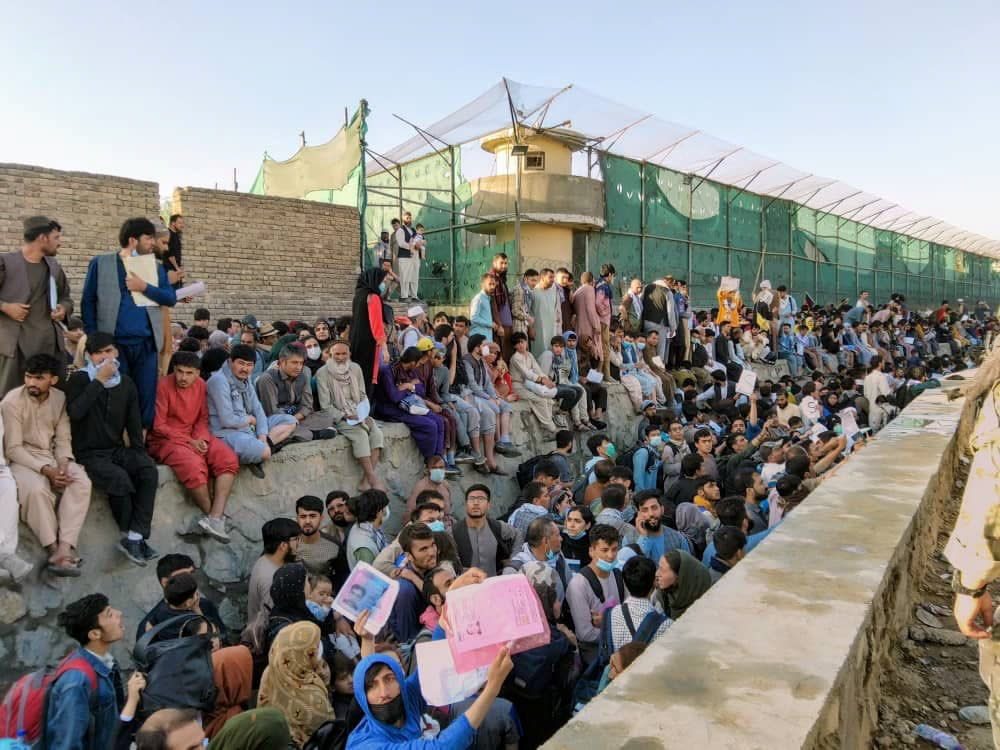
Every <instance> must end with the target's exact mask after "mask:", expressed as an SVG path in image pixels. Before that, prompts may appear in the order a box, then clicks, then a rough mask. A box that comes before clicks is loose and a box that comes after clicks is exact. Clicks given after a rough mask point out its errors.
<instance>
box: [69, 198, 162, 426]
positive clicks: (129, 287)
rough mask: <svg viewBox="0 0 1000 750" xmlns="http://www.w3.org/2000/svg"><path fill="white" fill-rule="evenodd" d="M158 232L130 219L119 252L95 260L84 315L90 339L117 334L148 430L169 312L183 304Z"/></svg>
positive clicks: (89, 269)
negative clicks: (159, 256) (159, 257)
mask: <svg viewBox="0 0 1000 750" xmlns="http://www.w3.org/2000/svg"><path fill="white" fill-rule="evenodd" d="M155 240H156V228H155V227H154V225H153V222H151V221H150V220H149V219H146V218H143V217H139V218H135V219H127V220H126V221H125V223H124V224H122V227H121V230H120V231H119V232H118V244H119V245H120V246H121V250H120V251H119V252H117V253H105V254H102V255H98V256H96V257H95V258H93V259H91V261H90V265H89V266H88V267H87V278H86V280H85V281H84V282H83V299H82V301H81V313H82V315H83V328H84V331H85V332H86V334H87V335H88V336H92V335H93V334H94V333H96V332H97V331H104V332H106V333H110V334H112V335H113V336H114V339H115V347H116V348H117V350H118V355H119V365H120V371H121V372H122V373H123V374H125V375H127V376H129V377H130V378H131V379H132V381H133V382H134V383H135V386H136V389H137V390H138V392H139V408H140V411H141V414H142V424H143V427H145V428H147V429H148V428H149V427H150V426H152V424H153V411H154V408H155V406H156V381H157V375H158V369H157V357H158V352H159V351H160V350H161V349H162V348H163V311H162V310H161V307H173V306H174V305H175V304H177V295H176V294H175V293H174V290H173V288H172V287H171V286H170V281H169V280H168V279H167V272H166V270H164V268H163V266H162V265H160V264H159V263H157V262H156V256H155V255H153V246H154V243H155Z"/></svg>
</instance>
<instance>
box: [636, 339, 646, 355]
mask: <svg viewBox="0 0 1000 750" xmlns="http://www.w3.org/2000/svg"><path fill="white" fill-rule="evenodd" d="M635 348H636V349H638V350H639V351H640V352H641V351H642V350H643V349H645V348H646V342H645V341H638V342H636V345H635Z"/></svg>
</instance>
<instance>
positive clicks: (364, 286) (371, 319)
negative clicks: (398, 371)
mask: <svg viewBox="0 0 1000 750" xmlns="http://www.w3.org/2000/svg"><path fill="white" fill-rule="evenodd" d="M387 275H391V274H390V273H389V272H387V271H384V270H383V269H381V268H368V269H366V270H364V271H362V272H361V273H360V274H359V275H358V282H357V284H356V285H355V287H354V301H353V302H352V303H351V319H352V324H351V358H352V359H353V360H354V361H355V362H357V363H358V366H360V367H361V373H362V374H363V375H364V382H365V390H366V391H367V392H368V396H369V397H371V395H372V391H373V390H374V384H375V383H377V382H378V379H379V369H380V367H381V365H383V364H387V363H388V362H389V350H388V349H387V341H388V337H389V332H390V331H391V330H392V308H391V307H389V306H388V305H386V304H385V303H384V302H383V301H382V295H383V294H385V289H386V286H385V285H386V283H387V281H386V276H387ZM386 315H388V318H387V317H386Z"/></svg>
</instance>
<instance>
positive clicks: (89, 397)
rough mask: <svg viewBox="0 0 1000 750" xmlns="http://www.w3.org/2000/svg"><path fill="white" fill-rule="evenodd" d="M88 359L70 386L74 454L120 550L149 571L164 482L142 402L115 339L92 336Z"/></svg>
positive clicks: (102, 334) (68, 402)
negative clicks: (149, 444)
mask: <svg viewBox="0 0 1000 750" xmlns="http://www.w3.org/2000/svg"><path fill="white" fill-rule="evenodd" d="M98 257H102V256H98ZM87 354H89V355H90V364H88V365H87V366H86V367H84V368H83V369H81V370H77V371H76V372H75V373H73V377H71V378H70V379H69V383H68V384H67V386H66V411H67V413H68V414H69V419H70V425H71V428H72V433H73V453H74V454H75V455H76V458H77V460H78V461H79V462H80V463H81V464H82V465H83V468H85V469H86V470H87V474H88V475H89V476H90V480H91V482H92V483H93V485H94V486H95V487H96V488H97V489H99V490H102V491H103V492H105V493H106V494H107V496H108V504H109V505H110V506H111V515H112V516H114V519H115V521H116V522H117V524H118V529H119V530H120V531H121V539H120V540H119V542H118V549H120V550H121V552H122V553H123V554H124V555H125V556H126V557H127V558H128V559H129V560H131V561H132V562H133V563H135V564H136V565H141V566H145V565H146V562H147V561H149V560H152V559H153V558H154V557H157V556H158V553H157V552H156V550H154V549H153V548H152V547H150V546H149V544H148V543H147V541H146V540H147V539H149V535H150V532H151V526H152V523H153V504H154V503H155V502H156V487H157V485H158V483H159V480H158V475H157V472H156V464H155V463H154V462H153V459H151V458H150V457H149V454H148V453H146V449H145V448H144V447H143V435H142V418H141V416H140V413H139V397H138V395H137V394H136V389H135V384H134V383H133V382H132V380H131V379H130V378H129V377H128V376H126V375H122V373H121V372H120V371H119V369H118V359H117V357H118V350H117V349H116V348H115V342H114V339H113V338H112V336H111V334H110V333H106V332H104V331H95V332H94V334H93V335H92V336H89V337H88V338H87ZM126 433H127V434H128V440H129V444H128V445H127V446H126V445H125V441H124V440H123V436H124V435H125V434H126Z"/></svg>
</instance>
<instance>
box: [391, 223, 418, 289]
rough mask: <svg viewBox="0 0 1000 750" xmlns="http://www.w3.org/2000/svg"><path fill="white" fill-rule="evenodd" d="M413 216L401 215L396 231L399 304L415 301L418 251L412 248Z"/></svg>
mask: <svg viewBox="0 0 1000 750" xmlns="http://www.w3.org/2000/svg"><path fill="white" fill-rule="evenodd" d="M412 224H413V216H412V215H411V214H410V212H409V211H407V212H406V213H404V214H403V223H402V224H401V225H400V226H399V228H398V229H397V230H396V259H397V261H398V262H399V284H400V289H399V299H400V301H401V302H416V301H417V286H418V284H419V282H420V251H419V250H417V249H416V248H415V247H412V244H411V243H412V242H413V235H414V234H415V233H414V231H413V227H412Z"/></svg>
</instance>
